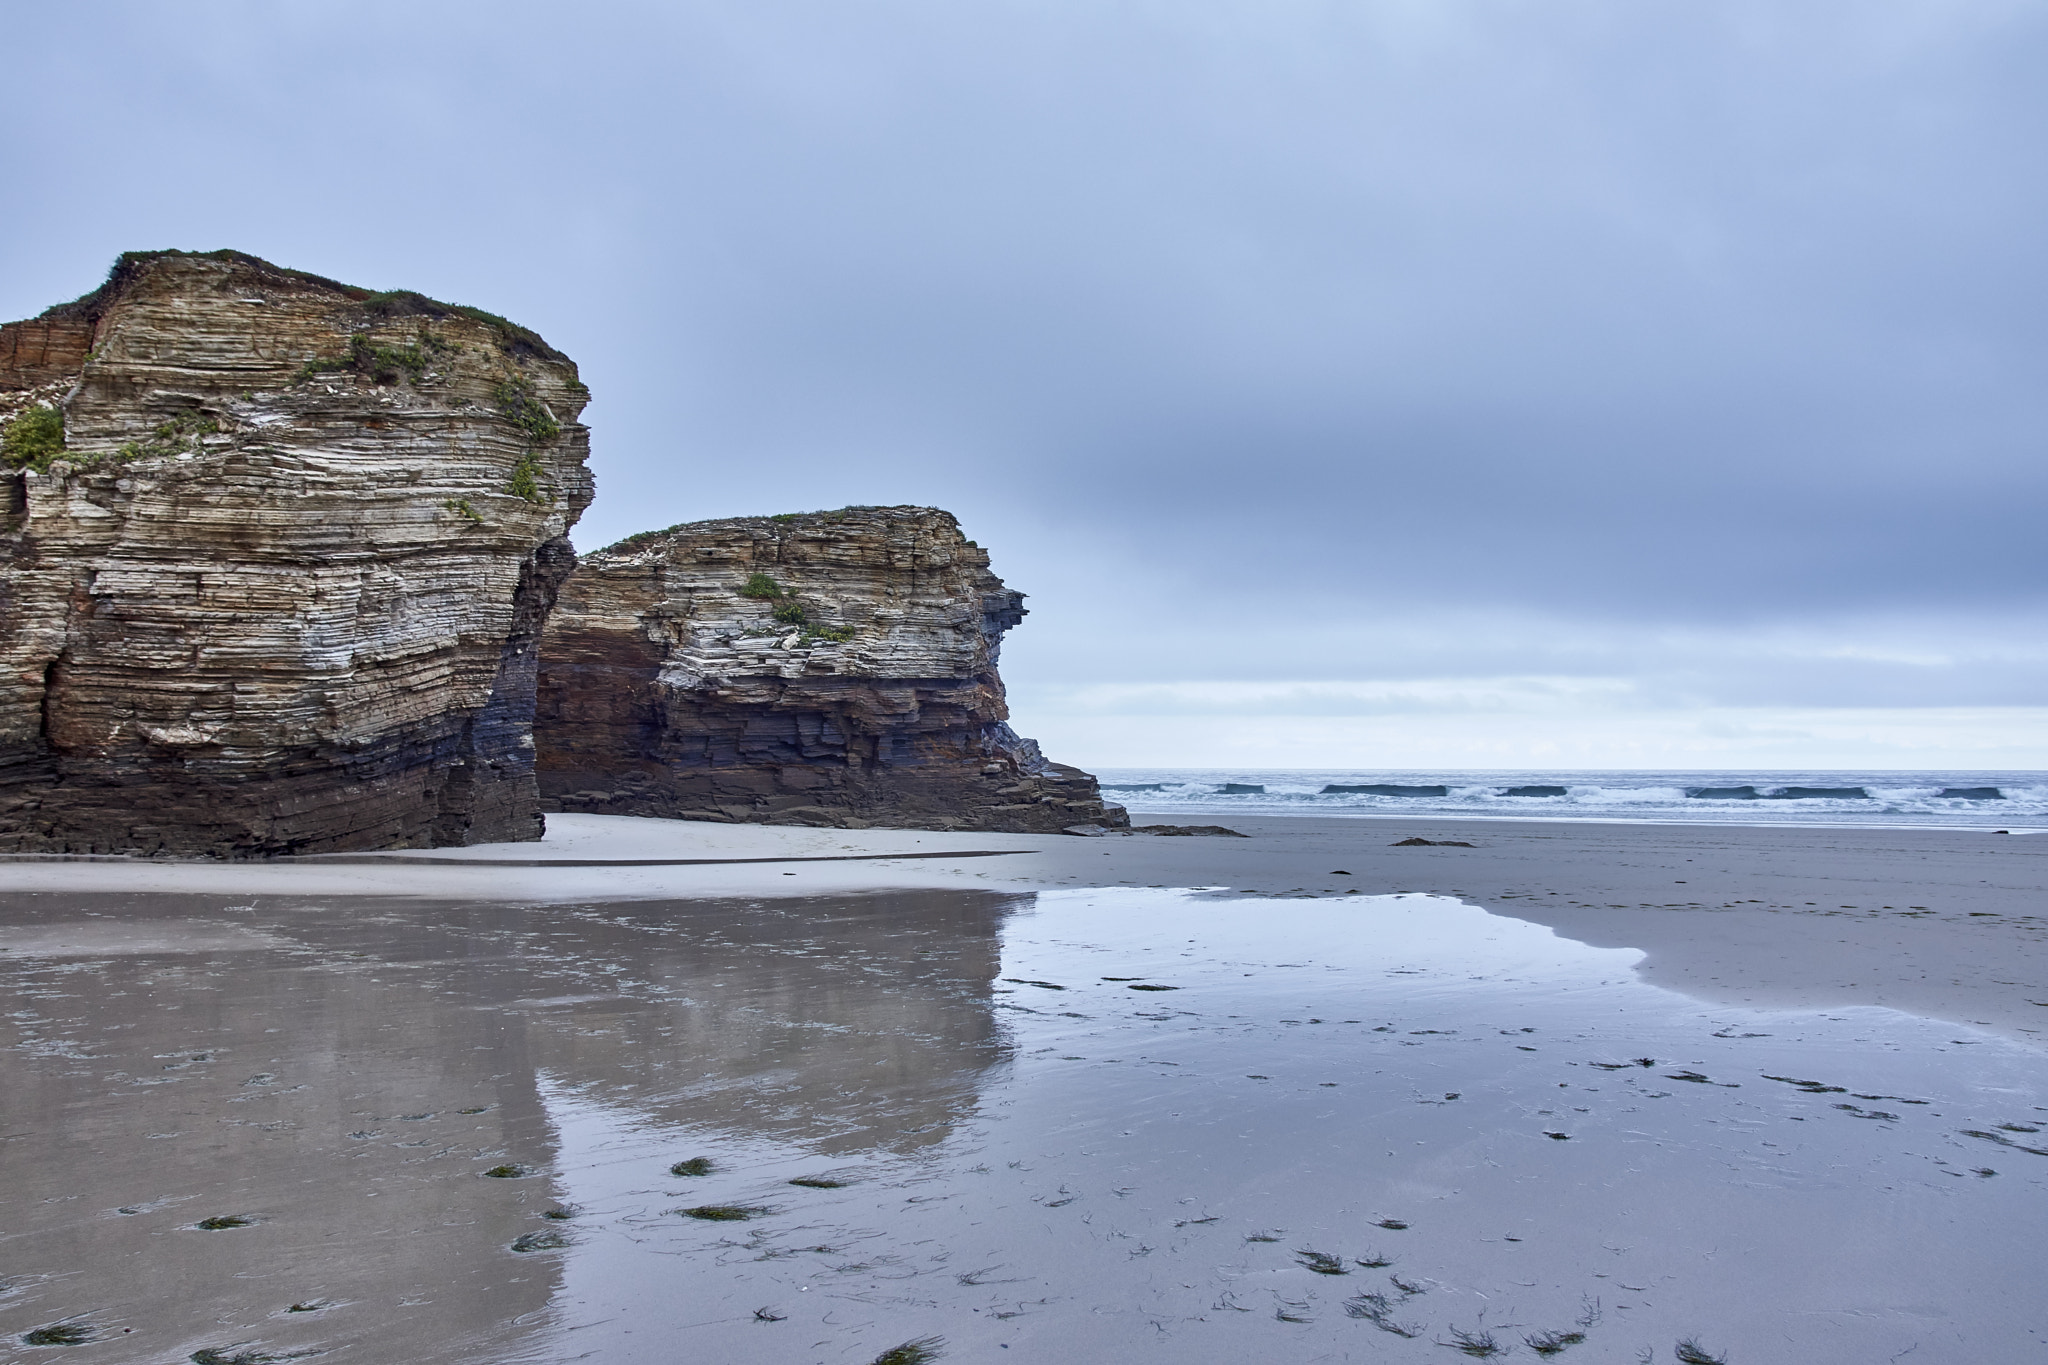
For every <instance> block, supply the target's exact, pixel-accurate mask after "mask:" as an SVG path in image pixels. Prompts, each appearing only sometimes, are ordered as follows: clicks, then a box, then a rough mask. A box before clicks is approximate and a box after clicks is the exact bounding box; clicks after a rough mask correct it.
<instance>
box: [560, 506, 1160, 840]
mask: <svg viewBox="0 0 2048 1365" xmlns="http://www.w3.org/2000/svg"><path fill="white" fill-rule="evenodd" d="M1023 617H1024V608H1023V595H1022V594H1021V593H1016V592H1012V591H1010V590H1009V589H1007V588H1005V587H1004V586H1003V583H1002V580H1001V579H999V578H997V577H996V576H995V575H994V574H992V573H990V572H989V567H988V554H987V552H986V551H983V550H982V549H980V548H979V547H977V546H976V545H975V544H974V543H973V542H972V541H970V540H968V539H967V538H966V537H965V536H963V535H962V534H961V533H960V527H959V525H958V523H956V522H955V521H954V520H953V518H952V517H951V516H950V515H948V514H947V513H945V512H941V511H938V510H936V509H934V508H929V507H849V508H846V509H844V510H843V511H838V512H823V513H810V514H805V515H800V516H787V517H741V518H733V519H729V520H723V521H706V522H697V523H695V524H692V525H686V526H678V527H674V528H672V529H670V530H667V531H660V532H654V533H649V534H646V535H641V536H635V537H633V538H632V539H631V540H628V541H624V542H621V543H620V544H618V545H614V546H612V547H611V548H610V549H607V550H601V551H599V552H597V553H595V554H591V555H587V556H585V557H584V559H583V561H582V564H581V565H580V567H578V569H577V570H576V572H575V573H574V574H573V575H572V576H571V577H570V579H569V581H568V583H567V584H566V585H565V586H564V587H563V589H562V594H561V598H560V601H559V603H558V605H557V606H556V609H555V613H554V615H553V616H552V617H550V618H549V621H548V626H547V631H546V635H545V637H544V641H543V644H542V647H541V679H540V693H539V700H538V705H537V710H536V712H535V720H534V737H535V741H536V743H537V744H538V745H539V750H540V755H539V772H540V784H541V792H542V795H543V798H544V800H545V801H546V802H547V805H548V809H550V810H574V811H601V812H605V813H609V814H614V815H653V816H666V817H672V818H681V819H689V820H725V821H759V822H766V823H771V824H809V825H836V826H846V827H861V826H867V825H883V826H898V827H911V828H928V829H981V830H1016V831H1025V832H1030V831H1046V830H1057V829H1061V828H1063V827H1065V826H1068V825H1074V824H1101V825H1109V826H1117V825H1122V824H1124V823H1127V822H1126V819H1125V817H1124V813H1123V810H1122V808H1121V807H1119V806H1115V805H1105V804H1104V803H1103V801H1102V797H1101V793H1100V792H1099V791H1098V790H1097V788H1096V784H1095V779H1094V778H1092V777H1090V776H1089V775H1088V774H1086V773H1084V772H1081V771H1080V770H1079V769H1077V768H1070V767H1067V766H1065V765H1063V764H1058V763H1050V762H1047V761H1046V759H1045V758H1044V757H1043V756H1042V755H1041V754H1040V753H1039V752H1038V746H1037V745H1036V744H1035V743H1033V742H1032V741H1031V740H1028V739H1019V738H1018V737H1017V735H1016V734H1015V732H1013V731H1012V730H1011V729H1010V727H1009V726H1008V725H1007V724H1006V723H1005V722H1006V721H1007V719H1008V716H1009V710H1008V707H1007V706H1006V704H1005V702H1004V699H1003V685H1002V680H1001V679H1000V678H999V677H998V676H997V673H996V659H997V655H998V652H999V649H1000V646H1001V642H1002V637H1003V633H1004V632H1005V631H1007V630H1008V629H1009V628H1010V627H1012V626H1014V625H1016V624H1017V623H1018V622H1019V621H1021V620H1022V619H1023Z"/></svg>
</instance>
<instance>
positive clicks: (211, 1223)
mask: <svg viewBox="0 0 2048 1365" xmlns="http://www.w3.org/2000/svg"><path fill="white" fill-rule="evenodd" d="M193 1226H195V1227H200V1228H204V1229H205V1230H206V1231H208V1232H219V1231H221V1230H222V1229H224V1228H246V1227H249V1226H251V1220H249V1219H247V1218H244V1217H242V1215H241V1214H239V1213H223V1214H219V1215H217V1216H215V1217H212V1218H202V1219H200V1220H199V1221H198V1222H197V1223H196V1224H194V1225H193Z"/></svg>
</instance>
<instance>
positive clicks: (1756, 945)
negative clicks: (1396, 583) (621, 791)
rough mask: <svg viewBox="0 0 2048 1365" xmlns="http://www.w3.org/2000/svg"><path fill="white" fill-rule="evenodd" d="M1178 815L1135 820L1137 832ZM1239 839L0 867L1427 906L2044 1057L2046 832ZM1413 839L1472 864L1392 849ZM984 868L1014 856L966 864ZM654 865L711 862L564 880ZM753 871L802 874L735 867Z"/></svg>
mask: <svg viewBox="0 0 2048 1365" xmlns="http://www.w3.org/2000/svg"><path fill="white" fill-rule="evenodd" d="M1174 818H1175V817H1148V816H1147V815H1146V814H1145V813H1144V812H1143V811H1142V810H1138V811H1136V812H1134V814H1133V819H1134V821H1135V822H1136V823H1139V824H1145V823H1165V822H1166V821H1168V820H1171V819H1174ZM1232 828H1236V829H1238V830H1240V831H1241V832H1242V833H1244V834H1246V835H1249V836H1251V837H1249V838H1243V839H1235V838H1222V837H1202V836H1197V837H1161V836H1156V835H1143V834H1135V835H1127V836H1115V835H1112V836H1108V837H1104V838H1099V839H1086V838H1078V837H1073V836H1063V835H1017V834H943V833H934V832H931V831H905V830H838V829H797V828H786V827H776V826H764V825H715V824H703V823H692V822H686V821H670V820H649V819H640V818H635V817H626V816H599V815H555V816H550V817H549V834H548V837H547V839H546V840H544V841H542V842H541V843H537V844H500V845H489V846H483V847H477V848H469V849H444V850H431V851H419V852H412V853H399V854H369V855H356V856H352V857H343V858H324V859H304V860H299V861H296V862H290V863H266V864H200V863H175V864H173V863H123V862H117V861H94V862H77V861H13V862H0V879H4V881H0V885H5V886H7V887H9V888H11V889H14V890H18V891H32V890H50V891H58V890H79V891H86V890H108V891H117V890H118V891H148V890H157V891H194V892H196V891H218V892H223V893H227V894H269V895H295V894H321V895H335V896H349V895H377V896H390V895H419V896H431V897H436V898H443V897H459V896H472V897H476V896H488V897H491V898H493V899H521V898H530V899H535V900H563V899H582V898H592V899H606V898H617V899H644V898H650V897H664V898H666V897H687V896H744V895H764V894H765V895H791V894H805V895H819V894H837V893H843V892H859V891H869V890H876V889H880V888H886V887H905V888H914V887H948V886H952V887H959V886H973V887H981V888H996V889H1003V890H1027V889H1032V888H1038V887H1082V886H1105V887H1113V886H1169V887H1227V888H1230V889H1233V890H1238V891H1242V892H1244V893H1246V894H1259V895H1266V896H1274V895H1283V896H1284V895H1316V896H1325V895H1342V894H1345V893H1347V892H1357V893H1360V894H1366V895H1377V894H1383V893H1387V892H1400V891H1418V892H1423V891H1426V892H1431V893H1436V894H1441V895H1447V896H1455V897H1457V898H1458V899H1460V900H1463V901H1466V902H1468V903H1470V904H1473V905H1478V906H1481V907H1484V908H1486V909H1489V910H1493V911H1496V912H1498V913H1501V914H1505V915H1513V916H1515V917H1516V918H1519V919H1525V920H1529V921H1532V922H1534V923H1537V924H1543V925H1547V926H1549V927H1551V928H1553V929H1555V930H1557V931H1558V932H1559V933H1561V934H1564V935H1567V936H1568V937H1571V938H1575V939H1578V940H1579V941H1581V942H1583V943H1587V944H1590V945H1593V946H1596V947H1630V948H1640V949H1642V950H1643V951H1644V952H1645V953H1647V954H1648V956H1647V958H1646V960H1645V961H1644V962H1643V964H1642V966H1641V967H1640V968H1639V971H1640V972H1641V974H1642V976H1643V978H1644V979H1645V980H1647V981H1651V982H1654V983H1656V984H1658V985H1662V986H1666V987H1669V988H1671V989H1673V990H1678V991H1683V992H1685V993H1687V994H1690V995H1693V996H1695V997H1697V998H1699V999H1702V1000H1708V1001H1719V1002H1726V1003H1734V1004H1748V1005H1781V1006H1824V1005H1882V1006H1886V1007H1889V1008H1892V1009H1897V1010H1902V1011H1905V1012H1907V1013H1912V1014H1920V1015H1925V1016H1927V1017H1930V1018H1936V1019H1948V1020H1953V1021H1956V1022H1959V1023H1970V1024H1975V1025H1978V1026H1980V1027H1985V1028H1989V1029H1992V1030H1994V1031H1997V1032H1999V1033H2002V1034H2005V1035H2007V1036H2010V1037H2014V1038H2018V1039H2025V1040H2032V1041H2042V1040H2044V1039H2048V836H2043V835H2005V834H1994V833H1991V832H1989V831H1980V830H1934V829H1861V828H1844V827H1841V826H1824V827H1815V828H1787V827H1783V826H1773V827H1741V826H1727V825H1661V824H1621V823H1616V824H1595V823H1581V822H1568V821H1555V822H1552V821H1506V820H1460V821H1449V820H1428V819H1339V818H1297V817H1284V818H1283V817H1266V818H1258V819H1239V820H1237V821H1236V822H1235V823H1234V824H1233V826H1232ZM1418 837H1420V838H1429V839H1433V840H1455V841H1463V842H1468V843H1471V844H1474V845H1476V847H1473V848H1455V847H1429V848H1419V847H1407V848H1404V847H1398V846H1396V845H1398V844H1399V842H1400V841H1401V840H1403V839H1409V838H1418ZM985 852H992V853H997V854H1000V855H1002V856H997V857H962V856H959V855H961V854H965V853H985ZM912 854H914V855H916V857H915V858H914V859H912V858H908V857H904V858H893V857H890V856H888V855H912ZM948 855H951V856H948ZM658 859H703V860H710V861H707V862H704V863H702V864H699V865H694V866H691V865H679V866H619V865H615V866H609V867H607V866H602V865H599V866H577V867H573V868H572V867H569V866H566V865H565V864H568V863H571V862H595V863H598V864H603V863H605V862H613V863H615V864H617V863H625V862H632V861H638V860H658ZM761 859H803V860H806V861H801V862H789V863H787V864H785V865H782V866H775V865H773V864H772V863H770V862H763V861H724V860H761ZM550 863H553V864H556V865H555V866H549V864H550ZM500 864H512V865H500ZM1340 872H1341V873H1344V874H1348V875H1337V874H1339V873H1340Z"/></svg>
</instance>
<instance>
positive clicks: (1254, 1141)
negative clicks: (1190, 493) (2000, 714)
mask: <svg viewBox="0 0 2048 1365" xmlns="http://www.w3.org/2000/svg"><path fill="white" fill-rule="evenodd" d="M1637 956H1638V955H1637V954H1636V953H1634V952H1633V951H1631V950H1612V949H1595V948H1589V947H1586V946H1584V945H1582V944H1578V943H1575V942H1572V941H1570V940H1567V939H1561V938H1558V937H1557V936H1555V935H1554V934H1553V933H1552V932H1551V931H1550V930H1548V929H1545V928H1542V927H1539V926H1535V925H1530V924H1527V923H1524V922H1521V921H1517V920H1512V919H1507V918H1503V917H1500V916H1496V915H1491V914H1487V913H1485V912H1483V911H1480V910H1477V909H1474V908H1472V907H1469V906H1465V905H1462V904H1459V903H1458V902H1456V901H1453V900H1448V899H1443V898H1438V897H1427V896H1406V897H1400V896H1392V897H1363V896H1353V897H1345V898H1342V899H1325V900H1306V899H1302V900H1293V899H1262V898H1254V897H1245V896H1241V895H1236V894H1233V893H1220V892H1204V891H1199V890H1172V889H1162V888H1153V889H1145V890H1089V891H1058V892H1041V893H1038V894H1036V895H1002V894H996V893H972V892H959V893H955V892H938V891H919V892H905V893H894V894H875V895H866V896H857V897H840V898H832V899H815V898H814V899H803V898H787V899H783V898H763V899H756V900H745V901H675V902H651V901H639V902H609V903H602V904H591V905H581V906H578V905H514V904H488V903H469V904H454V905H451V904H447V903H437V902H430V901H425V900H396V899H391V900H367V899H361V898H350V899H325V900H323V899H319V898H305V899H292V898H264V899H262V900H260V901H255V902H250V901H240V902H236V901H233V900H231V899H228V898H221V897H200V896H176V897H173V896H154V897H144V896H65V895H58V894H39V895H33V896H31V895H15V896H10V897H5V898H0V972H4V974H5V976H6V978H7V985H8V989H9V1000H10V1004H9V1006H8V1009H7V1015H8V1020H7V1022H8V1025H9V1033H10V1036H9V1037H7V1039H6V1041H7V1045H8V1049H9V1050H8V1051H7V1052H6V1053H5V1061H4V1063H0V1065H4V1069H5V1070H4V1075H0V1083H4V1087H5V1089H4V1094H5V1096H6V1099H5V1124H4V1131H0V1138H4V1142H0V1177H4V1179H5V1182H6V1188H7V1190H8V1192H9V1198H8V1200H7V1207H8V1210H9V1212H8V1214H7V1225H6V1226H5V1228H4V1229H0V1277H4V1279H0V1314H4V1315H5V1316H4V1318H0V1328H4V1330H5V1332H6V1333H7V1340H8V1341H9V1342H10V1343H12V1344H13V1345H14V1346H15V1347H16V1349H17V1350H18V1351H19V1352H20V1353H21V1354H23V1355H25V1356H31V1357H33V1358H38V1359H40V1358H44V1357H45V1356H46V1355H48V1353H49V1352H50V1351H52V1350H57V1351H58V1355H57V1356H55V1357H52V1358H61V1359H67V1360H68V1359H77V1360H81V1361H90V1360H107V1361H131V1360H132V1361H165V1362H172V1361H181V1360H188V1359H199V1360H202V1361H229V1360H237V1359H240V1360H243V1361H245V1362H255V1361H261V1360H276V1359H286V1358H290V1357H291V1356H292V1355H293V1353H303V1352H310V1351H333V1352H335V1353H336V1354H337V1356H338V1357H339V1358H346V1359H360V1360H378V1361H382V1360H435V1361H476V1362H484V1361H491V1362H496V1361H518V1362H532V1363H535V1365H538V1363H540V1362H554V1361H569V1360H593V1361H635V1362H639V1361H644V1362H667V1361H674V1360H679V1359H692V1360H698V1359H701V1360H706V1361H720V1362H753V1361H760V1362H828V1363H831V1365H838V1363H839V1362H851V1363H852V1365H866V1362H869V1361H873V1360H875V1359H876V1357H877V1356H879V1355H881V1354H882V1353H883V1352H884V1351H886V1350H889V1349H890V1348H893V1347H896V1346H899V1345H901V1344H903V1343H906V1342H911V1341H924V1340H929V1339H942V1341H940V1342H938V1343H935V1344H934V1345H933V1347H932V1349H933V1350H936V1351H939V1352H942V1353H943V1354H942V1357H941V1358H946V1359H958V1360H973V1361H987V1360H1008V1359H1027V1358H1030V1359H1041V1360H1059V1361H1070V1360H1071V1361H1103V1362H1110V1361H1116V1362H1124V1361H1130V1360H1151V1359H1156V1360H1159V1361H1162V1362H1168V1361H1170V1362H1174V1363H1175V1365H1183V1363H1184V1362H1206V1361H1216V1362H1223V1361H1229V1362H1233V1363H1235V1362H1242V1361H1245V1360H1279V1359H1284V1360H1290V1361H1293V1360H1299V1361H1315V1360H1333V1361H1342V1360H1360V1361H1364V1360H1394V1361H1401V1360H1437V1361H1443V1360H1449V1359H1454V1358H1456V1357H1457V1355H1458V1354H1460V1353H1462V1354H1463V1355H1466V1356H1470V1357H1474V1358H1487V1357H1488V1352H1489V1351H1494V1352H1498V1353H1499V1354H1502V1355H1505V1354H1507V1353H1510V1352H1512V1353H1513V1354H1514V1355H1516V1356H1518V1357H1520V1358H1523V1359H1539V1358H1551V1359H1572V1358H1579V1359H1585V1360H1591V1361H1601V1360H1607V1361H1635V1360H1637V1359H1640V1358H1644V1356H1643V1353H1644V1352H1645V1351H1648V1352H1650V1353H1652V1354H1651V1356H1650V1357H1648V1358H1653V1359H1656V1360H1661V1361H1669V1360H1674V1359H1678V1358H1679V1357H1677V1356H1676V1355H1674V1351H1675V1350H1676V1348H1677V1345H1678V1343H1679V1342H1680V1341H1692V1342H1695V1343H1696V1344H1697V1347H1698V1349H1699V1350H1700V1351H1701V1352H1702V1353H1703V1354H1704V1355H1705V1356H1708V1357H1711V1358H1719V1359H1725V1360H1726V1361H1728V1362H1730V1365H1740V1363H1744V1362H1771V1361H1793V1360H1796V1361H1801V1362H1831V1361H1844V1362H1847V1361H1871V1360H1887V1359H1896V1358H1905V1359H1909V1360H1910V1359H1916V1358H1917V1359H1925V1360H1934V1361H1943V1360H1990V1359H2003V1358H2025V1357H2026V1356H2028V1355H2030V1354H2037V1353H2039V1352H2040V1350H2041V1349H2042V1347H2043V1345H2044V1342H2043V1338H2042V1335H2041V1330H2040V1328H2039V1326H2038V1325H2037V1324H2038V1319H2039V1315H2038V1312H2037V1304H2038V1300H2039V1292H2038V1288H2037V1285H2038V1282H2039V1278H2040V1277H2039V1272H2038V1270H2037V1269H2036V1268H2035V1267H2034V1265H2033V1257H2032V1255H2031V1248H2032V1246H2033V1243H2034V1241H2035V1239H2036V1238H2037V1236H2038V1229H2039V1228H2040V1227H2041V1226H2042V1225H2043V1215H2044V1214H2048V1197H2044V1183H2043V1177H2044V1175H2048V1108H2044V1104H2048V1095H2044V1093H2043V1091H2044V1086H2043V1081H2044V1079H2048V1067H2044V1064H2043V1063H2044V1058H2043V1056H2042V1054H2040V1053H2039V1052H2036V1051H2033V1050H2030V1049H2028V1048H2025V1047H2023V1046H2020V1045H2017V1044H2011V1043H2007V1042H2004V1041H2002V1040H1999V1039H1997V1038H1995V1037H1993V1036H1991V1035H1989V1034H1983V1033H1978V1032H1975V1031H1972V1030H1969V1029H1967V1028H1962V1027H1959V1026H1957V1025H1954V1024H1947V1023H1939V1022H1933V1021H1928V1020H1923V1019H1916V1018H1912V1017H1909V1016H1905V1015H1899V1014H1895V1013H1892V1012H1889V1011H1884V1010H1874V1009H1873V1010H1853V1011H1841V1010H1836V1011H1829V1012H1826V1013H1819V1012H1782V1011H1781V1012H1768V1013H1766V1012H1752V1011H1742V1010H1731V1009H1723V1008H1710V1007H1705V1006H1702V1005H1700V1004H1698V1003H1697V1002H1694V1001H1691V1000H1688V999H1687V998H1685V997H1682V996H1679V995H1675V994H1672V993H1670V992H1667V991H1664V990H1661V989H1657V988H1654V987H1650V986H1646V985H1643V984H1642V983H1641V982H1639V981H1638V980H1637V979H1636V977H1635V974H1634V971H1633V966H1634V963H1635V961H1636V960H1637ZM52 1328H56V1329H60V1330H59V1332H58V1334H59V1335H68V1336H72V1337H82V1338H83V1340H80V1341H78V1342H76V1344H68V1345H63V1346H62V1347H61V1349H59V1348H58V1347H55V1346H52V1347H42V1346H30V1345H27V1344H25V1342H24V1339H25V1338H26V1337H27V1336H28V1335H29V1334H31V1333H36V1332H47V1330H48V1329H52ZM1575 1338H1576V1339H1575ZM42 1339H48V1338H47V1336H46V1337H44V1338H42ZM209 1352H210V1353H212V1354H211V1355H209V1354H207V1353H209Z"/></svg>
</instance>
